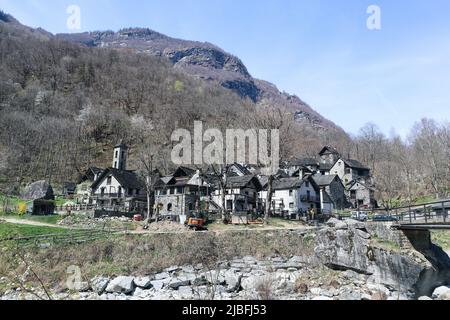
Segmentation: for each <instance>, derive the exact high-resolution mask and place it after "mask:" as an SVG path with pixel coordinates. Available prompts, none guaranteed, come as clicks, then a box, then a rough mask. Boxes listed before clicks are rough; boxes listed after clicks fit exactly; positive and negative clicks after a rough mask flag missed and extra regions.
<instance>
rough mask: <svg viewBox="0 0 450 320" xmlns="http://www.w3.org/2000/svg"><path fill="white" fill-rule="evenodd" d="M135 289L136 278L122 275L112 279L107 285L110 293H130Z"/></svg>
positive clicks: (107, 290)
mask: <svg viewBox="0 0 450 320" xmlns="http://www.w3.org/2000/svg"><path fill="white" fill-rule="evenodd" d="M133 291H134V278H133V277H125V276H120V277H117V278H114V279H113V280H111V281H110V282H109V284H108V286H107V287H106V292H109V293H124V294H130V293H132V292H133Z"/></svg>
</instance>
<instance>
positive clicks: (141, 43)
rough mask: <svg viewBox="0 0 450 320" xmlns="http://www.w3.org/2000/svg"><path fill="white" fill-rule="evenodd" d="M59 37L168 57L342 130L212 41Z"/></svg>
mask: <svg viewBox="0 0 450 320" xmlns="http://www.w3.org/2000/svg"><path fill="white" fill-rule="evenodd" d="M55 37H57V38H59V39H63V40H66V41H69V42H73V43H78V44H82V45H85V46H88V47H103V48H104V47H107V48H115V49H118V50H124V51H125V50H132V51H134V52H138V53H144V54H150V55H153V56H159V57H164V58H167V59H168V60H169V61H170V62H171V63H172V64H173V66H174V68H176V69H180V70H182V71H184V72H186V73H187V74H189V75H192V76H194V77H196V78H200V79H203V80H206V81H214V82H218V83H219V84H220V85H222V86H223V87H225V88H227V89H230V90H232V91H234V92H236V93H237V94H238V95H239V96H241V97H242V98H249V99H250V100H252V101H253V102H255V103H257V104H258V103H262V104H269V105H274V106H275V107H278V108H282V109H285V110H287V111H289V112H292V113H293V114H294V116H295V118H296V119H297V120H298V121H299V122H301V121H307V122H309V123H310V124H311V125H312V126H313V127H315V128H317V129H337V130H342V128H340V127H339V126H337V125H336V124H335V123H333V122H332V121H330V120H328V119H327V118H325V117H324V116H322V115H321V114H319V113H318V112H317V111H315V110H314V109H313V108H312V107H311V106H310V105H308V104H307V103H305V102H304V101H303V100H302V99H301V98H299V97H298V96H296V95H292V94H289V93H286V92H281V91H280V90H279V89H278V88H277V87H276V85H274V84H272V83H270V82H268V81H266V80H261V79H256V78H253V77H252V76H251V74H250V72H249V71H248V69H247V67H246V66H245V64H244V63H243V62H242V61H241V60H240V59H239V58H238V57H237V56H235V55H233V54H230V53H228V52H226V51H225V50H224V49H222V48H220V47H218V46H216V45H214V44H211V43H209V42H199V41H192V40H183V39H177V38H172V37H170V36H167V35H164V34H162V33H159V32H157V31H154V30H151V29H149V28H136V27H135V28H124V29H121V30H119V31H117V32H114V31H111V30H108V31H91V32H84V33H65V34H64V33H59V34H56V35H55ZM342 131H343V130H342Z"/></svg>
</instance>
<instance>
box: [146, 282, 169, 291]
mask: <svg viewBox="0 0 450 320" xmlns="http://www.w3.org/2000/svg"><path fill="white" fill-rule="evenodd" d="M169 281H170V280H169V279H163V280H152V281H150V284H151V285H152V287H153V288H155V290H161V289H162V288H164V286H165V285H166V284H167V283H168V282H169Z"/></svg>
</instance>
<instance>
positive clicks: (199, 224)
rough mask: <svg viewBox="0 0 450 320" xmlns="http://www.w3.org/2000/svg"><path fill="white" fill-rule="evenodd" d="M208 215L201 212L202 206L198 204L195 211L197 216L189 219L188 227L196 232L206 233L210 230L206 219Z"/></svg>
mask: <svg viewBox="0 0 450 320" xmlns="http://www.w3.org/2000/svg"><path fill="white" fill-rule="evenodd" d="M206 216H207V214H204V213H202V212H201V210H200V205H199V203H197V204H196V210H195V214H194V215H193V216H190V217H188V220H187V221H186V226H187V227H188V228H189V229H191V230H195V231H204V230H208V228H206V226H205V225H206V218H205V217H206Z"/></svg>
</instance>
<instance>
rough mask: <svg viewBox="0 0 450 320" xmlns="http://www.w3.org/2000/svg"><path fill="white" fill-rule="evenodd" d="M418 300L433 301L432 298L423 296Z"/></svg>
mask: <svg viewBox="0 0 450 320" xmlns="http://www.w3.org/2000/svg"><path fill="white" fill-rule="evenodd" d="M417 300H420V301H427V300H433V299H431V298H430V297H427V296H421V297H419V299H417Z"/></svg>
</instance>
